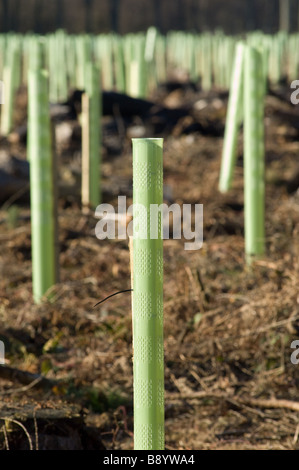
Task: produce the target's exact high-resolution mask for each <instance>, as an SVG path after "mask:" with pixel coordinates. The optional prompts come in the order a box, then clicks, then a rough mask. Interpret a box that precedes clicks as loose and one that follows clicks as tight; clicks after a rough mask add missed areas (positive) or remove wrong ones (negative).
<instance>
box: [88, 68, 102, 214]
mask: <svg viewBox="0 0 299 470" xmlns="http://www.w3.org/2000/svg"><path fill="white" fill-rule="evenodd" d="M99 75H100V72H99V69H98V67H97V66H96V65H94V64H93V63H92V62H89V63H88V64H87V65H86V92H87V95H88V97H89V159H90V160H89V198H90V201H89V202H90V205H91V206H92V207H93V208H95V207H97V206H98V204H100V203H101V190H100V171H101V151H100V150H101V123H100V116H101V94H100V84H99Z"/></svg>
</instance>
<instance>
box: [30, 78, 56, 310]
mask: <svg viewBox="0 0 299 470" xmlns="http://www.w3.org/2000/svg"><path fill="white" fill-rule="evenodd" d="M47 82H48V81H47V76H46V73H45V72H43V71H32V70H31V71H29V74H28V87H29V88H28V92H29V99H28V103H29V104H28V125H29V127H28V132H29V142H30V143H29V146H28V151H29V153H30V157H29V160H30V200H31V203H30V204H31V243H32V284H33V298H34V301H35V302H36V303H39V302H40V301H41V299H42V297H43V296H44V294H45V293H46V292H47V290H48V289H49V288H50V287H51V286H52V285H53V284H55V249H54V218H53V212H54V211H53V179H52V153H51V129H50V117H49V101H48V83H47Z"/></svg>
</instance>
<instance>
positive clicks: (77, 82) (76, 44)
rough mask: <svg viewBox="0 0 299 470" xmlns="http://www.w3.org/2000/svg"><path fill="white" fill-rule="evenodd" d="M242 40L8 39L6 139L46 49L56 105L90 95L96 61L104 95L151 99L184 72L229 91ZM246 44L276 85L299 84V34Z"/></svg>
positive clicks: (3, 59)
mask: <svg viewBox="0 0 299 470" xmlns="http://www.w3.org/2000/svg"><path fill="white" fill-rule="evenodd" d="M240 39H241V38H240V37H237V36H226V35H224V34H223V33H221V32H216V33H214V34H212V33H203V34H191V33H186V32H176V31H172V32H169V33H168V34H167V35H165V36H164V35H161V34H160V33H159V32H158V31H157V29H156V28H154V27H151V28H149V29H148V31H147V32H146V33H138V34H128V35H125V36H118V35H116V34H100V35H68V34H66V33H65V32H64V31H62V30H59V31H57V32H55V33H53V34H48V35H46V36H38V35H33V34H26V35H20V34H14V33H9V34H1V35H0V77H2V80H3V81H4V86H5V89H6V90H5V96H6V102H5V104H4V105H3V108H2V117H1V127H0V130H1V134H2V135H6V134H7V133H8V132H9V131H10V129H11V124H12V108H13V104H12V103H13V97H14V94H15V91H16V90H17V89H18V88H19V87H20V85H26V84H27V77H28V70H29V68H30V67H31V65H32V62H34V61H35V57H36V56H35V54H34V53H33V51H34V49H35V48H36V47H37V43H38V44H39V47H40V53H41V62H42V67H43V68H44V69H46V70H48V72H49V77H50V80H49V96H50V101H51V102H59V101H65V100H66V99H67V95H68V92H69V90H70V89H71V88H77V89H82V88H83V85H84V83H85V78H84V75H85V65H86V63H88V62H94V63H95V64H96V65H97V67H98V79H99V82H100V84H101V86H102V88H103V89H105V90H116V91H119V92H124V93H127V94H129V95H132V96H135V97H146V96H148V95H149V93H150V92H151V91H152V90H153V89H154V88H155V87H156V86H157V84H159V83H163V82H165V81H166V80H167V77H168V76H169V72H170V71H173V70H174V69H176V68H179V69H180V70H181V71H184V72H185V73H186V75H187V76H188V77H189V79H190V80H191V81H192V82H194V83H200V84H201V86H202V88H203V89H204V90H209V89H210V88H211V87H217V88H223V89H228V88H229V85H230V80H231V70H232V64H233V60H234V53H235V48H236V44H237V42H238V41H239V40H240ZM243 39H246V42H247V43H249V44H252V45H255V46H258V47H262V48H263V49H264V50H266V51H267V71H268V72H267V74H268V79H269V81H270V82H271V83H272V84H274V85H275V84H277V83H278V82H279V81H280V80H281V79H282V78H285V77H287V78H288V79H289V80H294V79H296V78H297V77H298V71H299V56H298V54H297V50H298V47H299V34H290V35H288V34H287V33H285V32H279V33H278V34H276V35H266V34H263V33H261V32H254V33H249V34H248V35H247V36H246V38H243Z"/></svg>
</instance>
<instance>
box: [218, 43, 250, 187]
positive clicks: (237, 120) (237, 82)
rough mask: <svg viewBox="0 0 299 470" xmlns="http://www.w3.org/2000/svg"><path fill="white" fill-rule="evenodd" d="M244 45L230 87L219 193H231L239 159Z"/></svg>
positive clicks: (240, 46)
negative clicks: (238, 140) (236, 163)
mask: <svg viewBox="0 0 299 470" xmlns="http://www.w3.org/2000/svg"><path fill="white" fill-rule="evenodd" d="M243 57H244V45H243V44H242V43H239V44H238V45H237V48H236V55H235V62H234V68H233V74H232V79H231V85H230V93H229V100H228V108H227V116H226V125H225V132H224V141H223V151H222V161H221V170H220V179H219V191H221V192H222V193H225V192H227V191H229V189H230V188H231V184H232V179H233V173H234V168H235V162H236V157H237V138H238V131H239V128H240V124H241V120H242V118H243V116H242V112H243V105H242V103H243V99H242V98H243V95H242V92H243V64H244V60H243Z"/></svg>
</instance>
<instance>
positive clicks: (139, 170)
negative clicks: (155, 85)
mask: <svg viewBox="0 0 299 470" xmlns="http://www.w3.org/2000/svg"><path fill="white" fill-rule="evenodd" d="M133 203H134V206H133V207H134V208H133V294H132V300H133V305H132V311H133V349H134V355H133V361H134V448H135V450H161V449H164V348H163V233H162V216H161V214H160V215H158V217H157V219H156V220H150V219H151V218H150V213H151V211H150V208H151V205H152V204H157V205H160V204H162V203H163V139H133ZM158 214H159V213H158ZM153 219H154V218H153ZM153 225H156V226H155V227H154V226H153ZM155 229H158V230H157V231H156V230H155ZM153 232H156V234H157V237H158V238H153V237H151V235H153Z"/></svg>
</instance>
